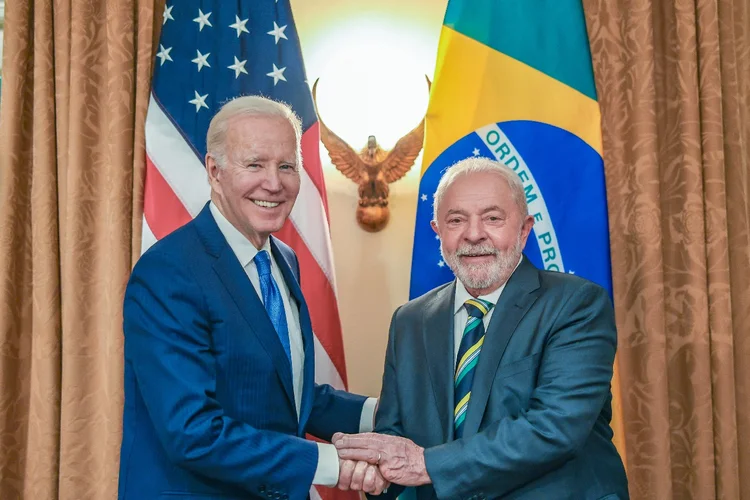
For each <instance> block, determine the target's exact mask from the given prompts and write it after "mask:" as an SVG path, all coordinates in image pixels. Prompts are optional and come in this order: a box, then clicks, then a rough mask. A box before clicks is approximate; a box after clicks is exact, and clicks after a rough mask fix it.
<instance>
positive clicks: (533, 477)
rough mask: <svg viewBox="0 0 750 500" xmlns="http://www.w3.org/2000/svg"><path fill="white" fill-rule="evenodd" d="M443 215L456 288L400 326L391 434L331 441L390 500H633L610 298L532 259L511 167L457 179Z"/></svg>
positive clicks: (475, 164)
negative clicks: (371, 468) (615, 410)
mask: <svg viewBox="0 0 750 500" xmlns="http://www.w3.org/2000/svg"><path fill="white" fill-rule="evenodd" d="M434 214H435V216H434V220H433V221H432V226H433V229H434V230H435V232H436V233H437V234H438V235H439V237H440V241H441V251H442V253H443V258H444V260H445V262H446V263H447V264H448V265H449V266H450V267H451V269H452V270H453V272H454V273H455V275H456V277H457V280H455V281H453V282H452V283H449V284H447V285H444V286H441V287H439V288H436V289H434V290H432V291H430V292H428V293H427V294H425V295H423V296H422V297H419V298H417V299H415V300H412V301H410V302H409V303H407V304H405V305H404V306H402V307H400V308H399V309H398V310H396V312H395V313H394V315H393V319H392V322H391V330H390V338H389V341H388V349H387V352H386V361H385V373H384V375H383V390H382V393H381V397H380V408H379V410H378V414H377V417H376V428H375V430H376V431H377V432H378V433H382V434H362V435H358V436H354V435H342V434H338V435H336V436H334V444H335V445H336V446H337V448H338V449H339V454H340V456H341V457H342V458H348V459H352V460H363V461H368V462H370V463H372V464H378V465H379V468H380V471H381V473H382V474H383V477H384V478H385V479H386V480H388V481H390V482H391V483H393V485H394V486H393V487H391V488H390V490H389V491H388V492H387V493H385V495H386V496H388V497H394V496H396V495H398V494H399V493H400V491H401V490H402V488H401V487H399V486H396V485H402V486H417V487H418V488H417V496H418V498H420V499H428V498H435V497H437V498H441V499H443V498H445V499H479V498H508V499H511V498H512V499H570V500H589V499H591V500H598V499H607V500H610V499H625V498H628V487H627V479H626V476H625V470H624V468H623V465H622V461H621V460H620V456H619V455H618V453H617V450H616V449H615V447H614V445H613V444H612V430H611V428H610V426H609V422H610V419H611V415H612V410H611V399H612V396H611V392H610V381H611V378H612V369H613V363H614V358H615V349H616V345H617V333H616V330H615V323H614V317H613V310H612V304H611V302H610V300H609V297H608V295H607V293H606V292H605V291H604V290H603V289H602V288H601V287H599V286H597V285H595V284H594V283H591V282H589V281H586V280H584V279H581V278H578V277H576V276H572V275H567V274H563V273H556V272H547V271H540V270H538V269H536V268H535V267H534V266H533V265H532V264H531V263H530V262H529V261H528V260H527V259H526V258H525V257H523V255H522V253H521V251H522V249H523V248H524V246H525V244H526V239H527V238H528V236H529V233H530V231H531V228H532V226H533V223H534V219H533V217H531V216H530V215H529V214H528V208H527V206H526V199H525V196H524V191H523V187H522V184H521V180H520V179H519V178H518V176H517V175H516V174H515V173H514V172H513V171H512V170H510V169H509V168H507V167H505V166H504V165H501V164H499V163H497V162H494V161H491V160H488V159H482V158H470V159H467V160H463V161H461V162H459V163H457V164H456V165H454V166H452V167H451V168H449V169H448V170H447V171H446V173H445V174H444V176H443V178H442V179H441V181H440V184H439V186H438V188H437V191H436V193H435V209H434ZM358 481H359V478H358V477H354V478H353V485H355V486H356V484H357V482H358Z"/></svg>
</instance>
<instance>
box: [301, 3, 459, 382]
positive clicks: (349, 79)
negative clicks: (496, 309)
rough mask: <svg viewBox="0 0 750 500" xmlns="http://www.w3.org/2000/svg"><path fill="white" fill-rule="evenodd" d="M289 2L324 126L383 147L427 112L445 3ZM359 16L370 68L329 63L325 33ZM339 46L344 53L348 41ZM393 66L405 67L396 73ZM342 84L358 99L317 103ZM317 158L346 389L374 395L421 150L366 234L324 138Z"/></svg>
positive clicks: (399, 291)
mask: <svg viewBox="0 0 750 500" xmlns="http://www.w3.org/2000/svg"><path fill="white" fill-rule="evenodd" d="M291 3H292V9H293V12H294V17H295V23H296V25H297V30H298V33H299V36H300V41H301V44H302V51H303V56H304V59H305V65H306V69H307V76H308V81H309V82H310V83H312V82H313V81H315V79H316V78H318V77H320V78H321V85H320V89H319V104H320V107H321V114H322V116H323V117H324V119H325V121H326V123H327V124H328V125H329V126H330V127H331V129H332V130H334V131H335V132H336V133H337V134H338V135H340V136H341V137H342V138H343V139H344V140H346V141H348V142H349V143H350V144H351V145H352V146H353V147H354V148H355V149H359V148H361V147H363V146H364V145H365V144H366V141H367V135H368V134H374V135H376V136H377V137H378V140H379V141H380V142H381V143H382V144H383V147H386V148H390V147H392V146H393V144H395V141H396V140H397V139H398V138H399V137H400V136H402V135H404V134H406V133H407V132H408V131H409V130H411V129H412V128H413V127H414V126H415V125H416V124H417V123H419V120H420V119H421V116H422V114H423V113H424V112H425V110H426V105H427V89H426V86H425V83H424V76H423V75H424V74H428V75H429V76H430V78H432V75H433V72H434V66H435V57H436V55H437V44H438V39H439V34H440V28H441V26H442V19H443V15H444V14H445V7H446V5H447V0H380V1H378V2H367V3H364V2H351V1H348V0H321V1H316V2H310V1H309V0H292V2H291ZM363 18H366V19H379V20H381V21H382V22H383V25H382V26H383V27H382V33H383V38H382V39H374V40H365V41H362V40H356V41H355V42H356V43H358V44H361V47H358V48H356V50H354V51H353V52H354V54H355V55H359V54H361V57H362V58H364V59H367V60H369V61H371V62H372V64H370V65H369V66H367V65H366V66H365V67H364V68H363V67H361V66H358V65H357V64H356V63H357V61H356V60H350V61H347V63H346V64H341V63H338V62H336V61H340V60H341V58H339V59H337V54H334V53H331V51H332V50H334V51H335V47H333V48H332V47H331V44H330V43H329V42H330V37H333V36H334V33H335V32H337V31H339V30H340V29H341V28H342V27H344V28H346V27H347V26H350V25H355V26H358V24H357V23H361V22H362V19H363ZM374 31H375V32H378V30H377V29H375V30H374ZM327 36H328V37H329V38H326V37H327ZM405 36H406V37H408V36H413V37H414V42H413V43H405V44H404V46H401V47H398V48H397V51H396V52H393V51H392V47H391V51H390V52H388V51H387V50H386V49H387V47H383V46H384V45H387V44H388V43H390V44H391V45H393V44H394V43H398V42H396V41H395V40H403V39H404V38H403V37H405ZM347 49H348V50H349V54H351V47H347ZM342 50H343V49H342ZM381 50H383V52H381ZM338 56H340V54H339V55H338ZM347 57H351V56H350V55H347ZM394 68H405V69H400V72H399V71H396V72H394V71H393V69H394ZM378 78H380V80H378ZM342 82H346V83H345V85H351V86H356V87H358V89H359V90H363V91H364V92H363V93H362V94H361V95H362V96H361V97H360V95H357V94H348V93H347V92H345V91H346V90H349V89H348V88H345V89H344V90H345V91H344V92H339V93H338V94H336V95H335V98H336V100H337V101H338V102H334V101H331V100H328V101H324V97H325V96H324V93H323V92H324V90H325V89H326V88H328V89H330V88H331V86H332V85H334V84H336V83H338V84H341V83H342ZM394 83H395V85H394ZM324 84H325V85H324ZM409 85H411V86H410V87H408V86H409ZM407 87H408V88H407ZM410 90H411V91H413V92H416V94H414V97H410V99H412V100H419V101H420V102H417V103H416V105H415V106H411V108H410V109H402V108H405V107H404V106H402V105H401V102H402V101H401V100H403V98H404V94H405V93H406V92H409V91H410ZM358 99H360V100H358ZM344 101H346V102H344ZM342 109H343V111H342ZM321 157H322V160H323V172H324V176H325V180H326V189H327V192H328V203H329V210H330V219H331V237H332V240H333V254H334V255H333V257H334V266H335V271H336V280H337V289H338V298H339V310H340V313H341V322H342V326H343V337H344V349H345V355H346V364H347V376H348V379H349V389H350V390H351V391H353V392H357V393H361V394H367V395H371V396H377V395H379V394H380V386H381V379H382V373H383V361H384V357H385V346H386V341H387V339H388V326H389V324H390V319H391V315H392V314H393V311H394V310H395V309H396V308H397V307H398V306H399V305H401V304H403V303H404V302H406V301H407V300H408V296H409V275H410V271H411V252H412V244H413V235H414V218H415V213H416V204H417V193H418V187H419V172H420V170H421V156H420V158H418V159H417V163H416V165H414V166H413V167H412V170H411V171H410V172H409V173H408V174H407V175H406V176H405V177H404V178H403V179H401V180H399V181H397V182H395V183H393V184H391V186H390V189H391V194H390V210H391V219H390V222H389V224H388V226H387V227H386V228H385V229H383V230H382V231H381V232H378V233H374V234H372V233H367V232H365V231H364V230H362V229H360V227H359V226H358V225H357V222H356V219H355V211H356V208H357V200H358V195H357V186H356V185H355V184H354V183H353V182H352V181H350V180H349V179H347V178H345V177H344V176H343V175H342V174H341V173H339V171H338V170H336V169H335V167H334V166H333V165H332V164H331V162H330V160H329V158H328V155H327V152H326V150H325V148H324V147H323V145H322V144H321Z"/></svg>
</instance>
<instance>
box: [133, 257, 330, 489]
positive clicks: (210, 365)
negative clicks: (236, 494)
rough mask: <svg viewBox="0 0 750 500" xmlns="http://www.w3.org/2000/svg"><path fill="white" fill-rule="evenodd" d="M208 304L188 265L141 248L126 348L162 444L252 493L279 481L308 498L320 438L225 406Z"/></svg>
mask: <svg viewBox="0 0 750 500" xmlns="http://www.w3.org/2000/svg"><path fill="white" fill-rule="evenodd" d="M207 311H208V308H207V304H206V299H205V297H204V296H203V292H202V290H201V289H200V287H199V286H198V284H197V282H196V281H195V280H194V279H193V277H192V275H191V274H190V270H189V269H186V268H183V267H180V266H179V265H178V264H175V262H174V259H173V258H172V257H170V256H169V255H165V254H159V253H156V252H147V253H146V254H144V256H143V257H142V258H141V259H140V261H139V262H138V264H137V265H136V267H135V269H134V270H133V274H132V276H131V279H130V282H129V284H128V287H127V290H126V292H125V303H124V332H125V356H126V359H127V360H128V361H129V362H130V363H132V366H133V370H134V373H135V376H136V379H137V382H138V388H139V390H140V392H141V396H142V398H143V401H144V403H145V406H146V409H147V412H148V415H149V417H150V419H151V421H152V422H153V425H154V428H155V430H156V433H157V435H158V437H159V440H160V442H161V444H162V446H163V447H164V449H165V450H166V453H167V454H168V456H169V457H170V459H171V460H172V461H173V462H174V463H175V464H177V465H179V466H182V467H185V468H187V469H190V470H192V471H194V472H195V473H198V474H201V475H204V476H207V477H210V478H213V479H216V480H219V481H222V482H225V483H228V484H234V485H237V486H239V487H241V488H244V489H245V490H247V491H248V492H251V493H252V494H253V495H256V496H261V495H263V492H264V491H267V490H268V489H270V488H274V489H276V490H278V491H286V492H288V496H289V497H290V498H304V497H305V496H306V495H307V492H308V491H309V489H310V486H311V484H312V480H313V475H314V473H315V469H316V465H317V461H318V449H317V446H316V445H315V443H312V442H309V441H306V440H304V439H301V438H297V437H294V436H290V435H287V434H283V433H278V432H273V431H268V430H260V429H256V428H254V427H252V426H250V425H248V424H246V423H244V422H241V421H238V420H235V419H232V418H230V417H228V416H227V415H225V414H224V412H223V410H222V408H221V406H220V404H219V402H218V401H217V400H216V363H215V359H214V355H213V352H212V346H211V324H210V321H209V319H208V312H207Z"/></svg>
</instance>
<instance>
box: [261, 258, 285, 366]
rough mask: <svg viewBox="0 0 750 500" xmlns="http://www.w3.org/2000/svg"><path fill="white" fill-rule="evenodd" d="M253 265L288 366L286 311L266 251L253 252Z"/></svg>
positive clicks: (264, 302) (264, 303)
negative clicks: (256, 270)
mask: <svg viewBox="0 0 750 500" xmlns="http://www.w3.org/2000/svg"><path fill="white" fill-rule="evenodd" d="M254 260H255V267H256V268H257V269H258V279H259V281H260V292H261V294H262V295H263V305H264V306H265V308H266V312H267V313H268V317H269V318H271V323H272V324H273V327H274V329H276V334H277V335H278V336H279V340H280V341H281V345H282V346H283V347H284V352H285V353H286V357H287V359H289V366H291V365H292V350H291V347H290V346H289V327H288V325H287V322H286V312H285V311H284V301H283V300H281V292H279V287H278V285H277V284H276V281H275V280H274V279H273V275H272V274H271V257H270V256H269V255H268V252H266V251H265V250H261V251H260V252H258V253H257V254H255V259H254Z"/></svg>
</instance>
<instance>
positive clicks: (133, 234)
mask: <svg viewBox="0 0 750 500" xmlns="http://www.w3.org/2000/svg"><path fill="white" fill-rule="evenodd" d="M154 3H159V2H155V0H101V1H99V0H95V1H78V0H12V1H10V2H8V1H6V2H5V9H6V12H5V41H4V59H3V75H2V77H3V80H2V81H3V83H2V110H1V111H2V115H1V116H0V228H2V229H1V230H0V388H1V389H0V499H3V500H13V499H18V498H25V499H29V500H32V499H33V500H44V499H56V498H60V499H71V500H74V499H75V500H79V499H97V500H99V499H106V498H116V492H117V472H118V471H117V467H118V455H119V445H120V432H121V418H122V416H121V415H122V407H121V405H122V329H121V322H122V314H121V304H122V296H123V292H124V288H125V284H126V280H127V278H128V275H129V273H130V269H131V264H132V262H133V259H134V257H136V256H134V255H133V251H132V250H131V248H137V247H134V246H133V243H134V241H137V240H138V239H139V236H140V235H139V231H140V229H139V221H140V212H139V209H140V208H139V207H140V205H141V202H140V196H141V195H140V192H141V183H142V179H141V176H142V172H143V169H142V162H143V158H144V151H143V123H144V119H145V111H146V106H147V102H148V92H149V87H150V80H151V69H152V61H153V49H154V47H153V43H154V42H153V41H154V40H155V32H156V30H158V28H159V27H160V25H161V5H163V1H162V2H161V5H160V6H158V7H157V8H156V10H155V8H154ZM155 12H156V13H158V14H155Z"/></svg>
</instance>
